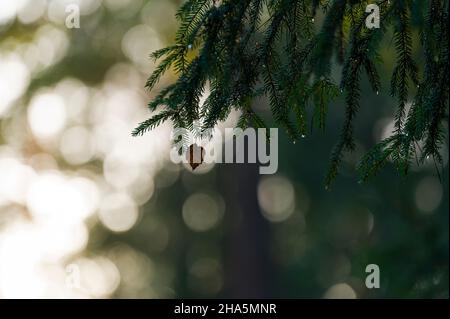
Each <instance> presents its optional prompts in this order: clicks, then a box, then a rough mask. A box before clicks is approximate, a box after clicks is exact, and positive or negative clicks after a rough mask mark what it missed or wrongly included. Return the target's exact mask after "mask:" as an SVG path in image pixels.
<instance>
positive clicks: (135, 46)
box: [0, 0, 449, 298]
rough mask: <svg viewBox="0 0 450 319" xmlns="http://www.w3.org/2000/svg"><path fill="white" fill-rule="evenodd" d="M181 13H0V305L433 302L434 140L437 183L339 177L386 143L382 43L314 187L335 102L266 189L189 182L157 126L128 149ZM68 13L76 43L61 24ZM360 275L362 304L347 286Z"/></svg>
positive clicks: (42, 6)
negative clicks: (375, 84) (374, 275)
mask: <svg viewBox="0 0 450 319" xmlns="http://www.w3.org/2000/svg"><path fill="white" fill-rule="evenodd" d="M181 3H182V1H181V0H148V1H146V0H14V1H12V0H0V298H16V297H17V298H197V297H207V298H215V297H231V298H232V297H252V298H259V297H273V298H282V297H286V298H322V297H323V298H378V297H383V298H425V297H433V298H448V288H449V287H448V285H449V284H448V280H449V278H448V271H449V270H448V258H449V256H448V253H449V247H448V246H449V233H448V230H449V219H448V210H449V205H448V142H447V143H446V145H445V146H444V149H443V150H442V154H443V156H444V163H445V165H444V167H443V171H442V172H441V176H440V178H439V176H438V174H437V171H436V168H435V166H434V163H433V162H432V160H430V161H429V163H427V164H426V165H424V166H421V167H415V168H414V169H413V171H412V172H411V173H410V175H409V176H407V177H406V178H402V177H400V176H399V175H398V174H397V172H396V171H395V169H394V168H393V167H392V166H388V167H386V168H385V169H384V170H383V171H382V172H381V174H379V175H378V176H376V177H375V178H373V179H372V180H371V181H370V182H368V183H365V184H360V183H358V180H357V177H356V173H355V164H356V162H357V160H358V159H359V158H360V157H361V155H362V154H363V152H364V151H365V150H367V149H368V148H369V147H371V146H373V145H374V144H375V143H376V142H377V141H380V140H381V139H382V138H383V137H386V136H388V135H389V134H391V131H392V128H393V116H394V107H393V106H394V103H395V101H393V99H391V98H390V97H389V94H388V91H389V90H388V88H387V87H388V85H387V83H386V80H387V79H388V77H389V75H390V74H391V72H392V63H393V59H394V57H395V56H394V51H393V45H392V43H391V42H386V43H385V47H384V50H383V52H382V55H383V58H384V60H385V61H387V63H386V64H384V65H379V68H380V71H381V74H384V75H385V76H386V78H385V79H384V86H383V90H382V91H381V92H380V94H379V95H376V94H372V93H371V92H370V90H368V89H367V88H366V89H365V90H364V95H363V96H364V97H365V98H364V99H363V100H362V111H361V113H360V114H359V116H358V119H357V127H356V132H355V133H356V134H355V135H356V136H357V138H358V151H357V152H355V153H354V154H349V155H348V156H347V157H346V159H345V164H344V167H343V169H342V174H341V176H340V177H339V178H338V180H337V181H336V182H335V183H334V185H333V188H332V189H331V190H329V191H326V190H325V188H324V183H323V177H324V174H325V172H326V170H327V167H328V160H329V155H330V152H331V150H332V147H333V145H334V143H335V142H336V139H335V138H336V136H337V134H338V132H339V129H340V125H341V124H342V120H343V114H344V108H343V102H342V101H341V100H338V101H337V102H336V103H334V104H333V105H332V106H331V107H330V113H331V114H330V117H329V119H328V122H327V125H328V127H327V130H326V132H325V133H321V132H312V134H311V135H309V136H307V137H306V138H305V139H304V140H302V141H301V143H296V144H295V145H294V144H292V143H290V142H288V139H287V138H286V136H285V135H283V134H281V137H280V151H279V152H280V154H279V158H280V165H279V171H278V173H277V174H276V175H272V176H260V175H258V171H257V169H258V168H257V166H256V165H242V164H236V165H232V164H227V165H219V164H217V165H210V166H202V167H201V168H199V169H198V170H196V172H195V173H192V172H191V171H190V170H189V169H188V168H187V167H184V166H177V165H174V164H172V163H171V162H170V160H169V150H170V132H171V127H170V125H169V124H167V125H164V126H162V127H159V128H158V129H156V130H154V131H152V132H151V133H149V134H147V135H145V136H144V137H140V138H132V137H131V131H132V129H133V128H134V127H135V126H136V124H137V123H139V122H140V121H142V120H144V119H146V118H147V117H148V116H149V114H148V110H147V109H146V104H147V103H148V102H149V101H150V99H151V97H152V96H154V94H155V93H156V92H146V91H145V89H144V85H145V81H146V78H147V77H148V75H149V74H150V73H151V71H152V70H153V69H154V68H155V65H154V63H153V62H152V61H151V60H150V59H149V58H148V56H149V54H150V53H151V52H153V51H154V50H157V49H160V48H162V47H164V46H166V45H169V44H171V43H172V42H173V37H174V35H175V32H176V30H177V22H176V20H175V13H176V10H177V9H178V8H179V6H180V5H181ZM69 4H78V5H79V6H80V8H81V14H82V15H81V28H80V29H68V28H66V26H65V20H66V16H67V13H66V12H65V9H66V6H67V5H69ZM320 22H321V19H320V17H319V18H318V19H316V24H317V25H320ZM381 23H382V22H381ZM414 41H415V42H417V41H418V39H417V36H416V38H415V40H414ZM419 61H420V60H419ZM174 79H175V75H174V74H171V75H168V76H165V77H164V78H163V79H162V81H161V83H160V84H159V89H161V88H162V87H164V86H165V85H167V84H168V83H170V82H171V81H173V80H174ZM156 91H157V90H156ZM255 108H257V110H258V111H259V112H260V113H261V114H263V115H264V114H266V117H268V116H269V112H268V111H267V101H264V100H260V101H257V102H255ZM236 118H237V117H236V115H235V116H231V117H230V119H229V121H227V123H225V124H224V126H228V127H229V126H231V125H233V123H235V121H236ZM269 118H270V117H269ZM280 132H281V131H280ZM372 263H374V264H377V265H379V267H380V270H381V288H380V289H372V290H369V289H367V288H366V287H365V278H366V275H367V274H366V273H365V268H366V265H368V264H372Z"/></svg>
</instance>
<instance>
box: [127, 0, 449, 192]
mask: <svg viewBox="0 0 450 319" xmlns="http://www.w3.org/2000/svg"><path fill="white" fill-rule="evenodd" d="M369 3H372V2H371V1H355V0H334V1H333V0H328V1H327V0H321V1H318V0H240V1H234V0H223V1H218V0H217V1H214V0H188V1H186V2H185V4H184V5H183V6H182V7H181V8H180V10H179V12H178V14H177V18H178V20H179V21H180V27H179V31H178V33H177V35H176V43H175V45H173V46H170V47H168V48H165V49H162V50H159V51H157V52H155V53H153V54H152V57H153V58H154V59H161V58H163V60H162V62H161V63H160V64H159V66H158V67H157V69H156V70H155V71H154V73H153V74H152V75H151V76H150V78H149V80H148V82H147V87H148V88H149V89H152V88H153V87H154V85H155V84H156V83H157V82H158V80H159V79H160V77H161V75H162V74H163V73H165V72H166V71H168V70H169V69H171V68H173V69H174V70H175V72H177V73H178V74H179V77H178V80H177V81H176V82H175V83H174V84H172V85H170V86H169V87H167V88H165V89H164V90H162V91H161V92H160V93H159V95H158V96H157V97H156V98H155V99H154V100H153V101H152V102H151V103H150V104H149V108H150V110H152V111H154V110H156V109H157V108H158V107H160V106H161V107H163V109H164V110H163V111H162V112H160V113H159V114H158V115H156V116H155V117H153V118H151V119H149V120H147V121H145V122H143V123H142V124H141V125H140V126H139V127H138V128H136V130H135V131H134V132H133V135H140V134H143V133H145V132H146V131H147V130H149V129H152V128H154V127H155V126H157V125H159V124H161V123H162V122H164V121H165V120H169V119H170V120H172V121H173V122H174V125H175V126H176V127H186V128H192V126H193V123H194V122H200V123H202V124H201V125H202V126H203V128H204V129H207V128H211V127H214V126H215V125H216V124H217V123H218V122H219V121H222V120H224V119H226V118H227V116H228V114H229V113H230V111H231V110H232V109H233V108H234V109H237V110H240V111H241V113H242V115H241V118H240V120H239V123H238V125H239V126H240V127H242V128H246V127H248V126H253V127H265V124H264V122H263V120H262V119H261V118H260V116H258V115H257V114H256V113H255V111H254V110H253V109H252V103H251V102H252V100H253V99H254V98H256V97H260V96H266V97H267V98H268V100H269V101H270V107H271V112H272V115H273V118H274V121H275V123H276V124H277V125H279V126H280V127H282V128H284V129H285V131H286V133H287V134H288V135H289V136H290V137H291V138H292V139H293V140H294V141H295V140H297V139H299V137H302V136H305V134H306V132H307V131H308V124H309V123H311V126H312V127H317V128H319V129H321V130H323V129H324V128H325V123H326V116H327V109H328V105H329V103H330V102H331V101H332V100H333V99H335V98H336V97H337V96H339V95H342V96H343V97H344V98H345V102H346V108H345V120H344V125H343V128H342V132H341V134H340V138H339V140H338V142H337V144H336V147H335V149H334V151H333V152H332V156H331V167H330V169H329V172H328V174H327V177H326V185H327V186H328V185H330V183H331V182H332V181H333V180H334V179H335V178H336V176H337V174H338V170H339V166H340V163H341V160H342V157H343V154H344V152H347V151H352V150H354V148H355V141H354V136H353V125H354V120H355V117H356V115H357V113H358V110H359V108H360V100H361V93H362V92H361V80H362V78H363V77H367V79H368V80H369V82H370V85H371V87H372V89H373V90H374V91H375V92H377V94H378V92H379V91H380V90H381V83H380V82H381V81H380V76H379V74H378V72H377V64H378V63H380V62H382V61H381V58H380V56H379V54H378V50H379V48H380V45H381V43H382V41H383V39H385V38H388V37H392V36H393V43H394V47H395V51H396V61H395V66H394V69H393V73H392V76H391V87H390V93H391V95H392V96H394V97H395V98H396V100H397V102H398V107H397V111H396V116H395V130H394V132H393V135H392V136H391V137H389V138H387V139H386V140H384V141H382V142H381V143H379V144H378V145H376V146H375V147H374V148H373V149H372V150H371V151H369V152H368V153H367V154H366V155H365V156H364V158H363V159H362V161H361V162H360V165H359V172H360V174H361V178H362V180H367V179H368V178H369V177H371V176H373V175H374V174H375V173H376V172H377V171H378V170H379V169H380V168H381V167H382V166H384V165H385V164H386V163H387V162H388V161H389V160H391V161H393V162H394V163H395V164H396V166H397V167H398V169H399V170H400V171H401V172H402V173H406V172H407V171H408V168H409V166H410V164H411V162H412V161H413V160H414V159H415V158H416V159H417V161H419V162H423V161H424V160H425V159H426V158H429V157H432V158H433V159H434V160H435V161H436V163H440V162H441V161H442V159H441V155H440V153H439V152H440V147H441V146H442V144H443V142H444V139H445V136H446V127H445V126H444V125H445V123H444V122H445V119H446V116H447V112H448V94H449V90H448V73H449V65H448V28H447V26H448V0H430V1H428V0H390V1H387V0H383V1H378V2H376V3H377V4H378V5H379V7H380V11H381V28H379V29H368V28H367V27H366V25H365V20H366V17H367V13H366V12H365V10H366V6H367V5H368V4H369ZM319 11H322V15H323V16H324V18H323V23H322V25H321V27H318V26H316V23H315V19H314V17H315V16H317V15H318V14H319ZM413 32H418V33H419V34H420V40H421V42H420V50H421V55H422V56H421V57H420V60H418V59H417V58H416V59H417V60H418V61H417V62H416V61H415V57H414V56H413V49H412V47H413V40H412V39H413ZM392 34H393V35H392ZM335 64H341V65H342V73H341V79H340V89H339V86H338V84H336V83H334V80H333V78H332V75H331V70H332V69H333V65H335ZM418 65H423V68H419V67H418ZM206 86H209V90H210V94H209V96H208V97H207V99H206V101H205V103H203V105H200V98H201V97H202V95H203V94H204V93H205V88H206ZM414 93H415V96H414V97H412V94H414ZM409 101H413V103H412V106H411V107H410V109H408V102H409ZM310 106H311V107H312V108H313V111H312V116H313V118H312V120H311V121H308V119H307V116H308V115H307V114H308V113H307V108H308V107H310ZM312 127H311V128H312Z"/></svg>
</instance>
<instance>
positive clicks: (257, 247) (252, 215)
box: [220, 164, 272, 298]
mask: <svg viewBox="0 0 450 319" xmlns="http://www.w3.org/2000/svg"><path fill="white" fill-rule="evenodd" d="M258 167H259V166H258V165H257V164H227V165H224V166H223V169H221V171H220V174H221V179H222V181H223V182H224V183H223V185H224V188H225V189H224V190H223V194H224V196H225V200H226V205H227V206H226V216H227V217H226V220H225V222H226V234H225V240H226V243H225V247H226V252H225V262H224V266H225V287H224V288H225V289H224V290H225V291H224V295H225V297H226V298H267V297H270V291H271V289H270V288H271V287H270V286H271V283H270V278H271V274H270V271H271V268H272V267H271V258H270V254H269V250H270V247H269V245H270V232H269V231H270V229H269V224H268V222H267V220H266V219H265V218H264V217H263V215H262V214H261V212H260V208H259V204H258V198H257V186H258V180H259V172H258Z"/></svg>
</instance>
